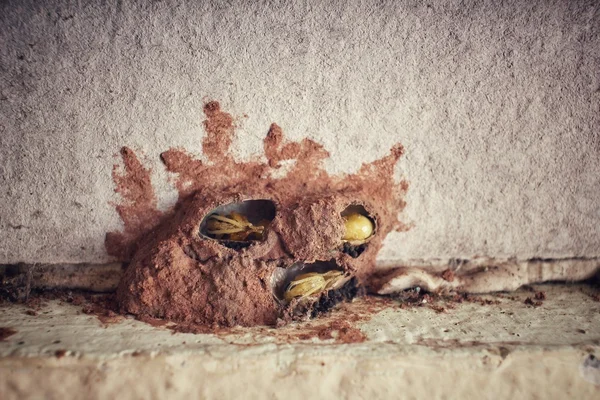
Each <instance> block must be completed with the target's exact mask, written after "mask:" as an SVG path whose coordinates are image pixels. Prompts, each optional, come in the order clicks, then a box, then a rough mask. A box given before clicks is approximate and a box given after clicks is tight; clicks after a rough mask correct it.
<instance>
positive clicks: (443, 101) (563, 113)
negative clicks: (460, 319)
mask: <svg viewBox="0 0 600 400" xmlns="http://www.w3.org/2000/svg"><path fill="white" fill-rule="evenodd" d="M107 3H108V4H101V3H100V2H95V1H90V2H80V3H79V4H77V3H73V4H71V3H69V2H66V1H58V0H57V1H32V2H25V1H13V2H3V3H2V6H1V8H0V115H1V119H0V187H1V189H2V190H0V204H1V208H0V263H1V262H5V263H11V262H19V261H26V262H105V261H108V260H109V258H108V257H107V255H106V254H105V251H104V246H103V241H104V234H105V232H107V231H111V230H114V229H118V228H119V226H120V221H119V219H118V216H117V214H116V213H115V211H114V208H113V206H111V205H110V204H109V202H110V201H116V200H118V198H117V197H116V196H115V194H114V193H113V184H112V180H111V169H112V165H113V163H115V162H117V161H118V159H116V158H114V154H115V153H116V152H117V151H118V150H119V148H120V147H121V146H123V145H128V146H130V147H132V148H133V149H135V150H136V151H139V152H142V153H144V154H145V155H146V159H145V160H144V161H145V163H146V165H148V166H152V167H153V171H154V177H153V179H154V181H155V183H156V184H157V185H158V186H160V193H159V194H160V200H161V205H162V206H163V207H167V206H168V205H170V204H172V202H173V201H174V199H175V195H176V194H175V192H174V190H173V189H172V188H171V187H170V186H169V185H168V184H167V183H166V178H167V176H166V173H165V172H164V170H163V168H162V166H161V164H160V162H159V159H158V154H159V153H160V152H161V151H163V150H166V149H167V148H169V147H171V146H183V147H185V148H187V149H189V150H191V151H194V152H196V153H199V152H200V143H201V139H202V136H203V134H204V132H203V130H202V120H203V115H202V112H201V110H202V105H203V102H204V101H205V100H207V99H216V100H219V101H220V102H221V103H222V106H223V108H224V109H225V110H227V111H229V112H231V113H232V114H233V115H235V116H237V117H239V119H238V124H239V126H240V129H239V130H238V137H237V140H236V141H235V143H234V147H235V148H234V150H235V153H236V155H237V156H238V157H239V158H240V159H247V158H250V157H256V156H261V155H262V142H261V141H262V138H263V137H264V136H265V134H266V132H267V129H268V127H269V124H270V123H271V122H273V121H276V122H277V123H278V124H280V125H281V126H282V127H283V129H284V131H285V133H286V135H287V137H288V138H289V139H291V140H298V139H301V138H302V137H305V136H308V137H310V138H313V139H314V140H316V141H317V142H320V143H322V144H323V145H324V146H325V148H326V149H327V150H329V151H330V152H331V159H330V160H329V162H328V163H327V167H328V169H329V170H330V171H331V172H343V171H348V172H349V171H355V170H357V169H358V168H359V166H360V164H361V163H362V162H365V161H372V160H374V159H376V158H379V157H381V156H383V155H385V154H386V153H387V151H388V149H389V148H390V147H391V146H392V145H393V144H394V143H396V142H401V143H403V144H404V145H405V147H406V149H407V153H406V156H405V157H404V158H403V160H402V161H401V162H400V163H399V165H398V177H400V176H403V177H405V178H407V179H408V180H409V181H410V183H411V186H410V190H409V194H408V199H407V201H408V206H407V208H406V210H405V212H404V213H403V218H404V219H405V220H406V221H412V222H414V227H413V228H412V229H411V230H410V231H408V232H406V233H396V234H392V235H390V236H389V237H388V240H387V245H386V247H385V248H384V249H383V250H382V252H381V253H380V259H381V260H411V259H434V258H450V257H462V258H470V257H473V256H477V255H478V256H488V257H495V258H506V257H517V258H520V259H524V258H530V257H546V258H548V257H571V256H587V257H592V256H600V250H599V249H600V234H599V233H600V231H599V230H600V228H599V226H600V200H599V198H600V132H599V129H600V36H599V31H600V11H599V6H598V3H597V2H589V3H585V2H577V1H566V0H565V1H559V2H551V1H543V2H523V1H518V0H511V1H506V2H504V5H502V6H500V5H497V4H495V3H497V2H491V1H490V2H479V1H476V2H463V1H460V2H458V1H454V2H453V1H439V2H438V1H431V2H429V3H425V2H420V1H414V2H401V1H389V2H376V3H372V2H363V3H361V4H347V3H346V2H341V1H340V2H337V3H335V4H328V5H325V4H321V2H319V1H310V2H295V4H293V5H292V4H279V3H274V2H273V3H263V4H254V5H250V4H246V3H249V2H239V4H232V5H220V4H218V3H221V2H217V1H213V2H195V1H189V2H175V1H173V2H171V1H161V2H147V1H143V0H138V1H131V2H130V1H126V2H117V1H114V2H113V1H109V2H107ZM244 114H247V117H244Z"/></svg>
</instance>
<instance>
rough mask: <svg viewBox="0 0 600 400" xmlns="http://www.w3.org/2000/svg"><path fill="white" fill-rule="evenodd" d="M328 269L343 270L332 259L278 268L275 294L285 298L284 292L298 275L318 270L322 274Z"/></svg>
mask: <svg viewBox="0 0 600 400" xmlns="http://www.w3.org/2000/svg"><path fill="white" fill-rule="evenodd" d="M327 271H341V268H340V267H338V266H337V264H336V262H335V260H330V261H316V262H314V263H301V262H298V263H295V264H293V265H291V266H290V267H288V268H285V269H283V268H278V269H277V270H276V271H275V273H274V277H273V281H274V286H273V290H274V293H275V296H276V297H277V298H278V299H280V300H283V298H284V293H285V291H286V289H287V288H288V285H289V284H290V282H292V281H293V280H294V279H295V278H296V277H297V276H298V275H302V274H306V273H309V272H318V273H320V274H322V273H325V272H327Z"/></svg>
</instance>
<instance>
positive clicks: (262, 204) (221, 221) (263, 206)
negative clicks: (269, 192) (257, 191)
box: [199, 199, 277, 250]
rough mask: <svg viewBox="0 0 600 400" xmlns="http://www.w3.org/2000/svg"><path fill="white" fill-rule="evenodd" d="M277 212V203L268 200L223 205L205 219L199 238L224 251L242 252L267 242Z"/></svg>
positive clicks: (201, 224)
mask: <svg viewBox="0 0 600 400" xmlns="http://www.w3.org/2000/svg"><path fill="white" fill-rule="evenodd" d="M276 212H277V209H276V206H275V203H274V202H273V201H271V200H266V199H257V200H245V201H242V202H238V203H228V204H223V205H220V206H218V207H217V208H215V209H213V210H211V211H210V212H209V213H208V214H207V215H206V216H205V217H204V218H203V219H202V222H201V223H200V229H199V234H200V236H201V237H203V238H206V239H209V240H216V241H217V242H219V244H221V245H223V246H225V247H229V248H231V249H234V250H241V249H243V248H245V247H249V246H251V245H252V244H254V243H257V242H262V241H263V240H264V239H265V237H266V235H267V231H268V229H269V225H270V224H271V222H272V221H273V219H275V215H276Z"/></svg>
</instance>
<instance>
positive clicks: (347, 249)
mask: <svg viewBox="0 0 600 400" xmlns="http://www.w3.org/2000/svg"><path fill="white" fill-rule="evenodd" d="M366 249H367V244H366V243H363V244H361V245H358V246H353V245H351V244H350V243H348V242H346V243H344V246H343V247H342V252H343V253H346V254H348V255H349V256H350V257H352V258H358V256H360V255H361V254H362V253H363V252H364V251H365V250H366Z"/></svg>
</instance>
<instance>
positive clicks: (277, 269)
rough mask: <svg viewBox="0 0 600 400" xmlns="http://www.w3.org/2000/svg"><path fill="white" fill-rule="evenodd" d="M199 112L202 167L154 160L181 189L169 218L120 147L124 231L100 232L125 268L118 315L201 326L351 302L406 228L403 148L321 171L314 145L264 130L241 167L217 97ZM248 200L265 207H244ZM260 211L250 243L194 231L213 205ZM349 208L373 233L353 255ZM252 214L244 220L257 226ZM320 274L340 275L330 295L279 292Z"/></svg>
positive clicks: (274, 318) (176, 157)
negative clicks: (258, 151) (260, 154)
mask: <svg viewBox="0 0 600 400" xmlns="http://www.w3.org/2000/svg"><path fill="white" fill-rule="evenodd" d="M204 113H205V115H206V120H205V121H204V127H205V131H206V136H205V137H204V140H203V142H202V145H203V151H204V154H205V156H206V158H207V160H208V162H203V161H201V160H198V159H195V158H194V157H192V156H191V155H190V154H188V153H187V152H186V151H185V150H184V149H178V148H175V149H173V148H172V149H170V150H167V151H165V152H163V153H162V154H161V155H160V157H161V160H162V161H163V163H164V165H165V167H166V169H167V170H168V171H170V172H173V173H175V174H176V180H175V186H176V187H177V189H178V192H179V199H178V201H177V203H176V205H175V206H174V207H173V208H172V210H170V211H169V212H167V213H164V214H161V213H159V211H158V210H157V209H156V200H155V196H154V193H153V191H152V188H151V186H150V179H149V172H150V171H149V170H147V169H144V168H143V167H142V166H141V164H140V163H139V161H138V160H137V158H136V157H135V155H134V154H133V152H132V151H131V150H129V149H126V148H124V149H123V150H122V152H121V154H122V157H123V162H124V164H125V174H122V175H119V174H116V173H115V174H114V175H113V176H114V180H115V184H116V186H117V189H116V190H117V191H118V192H119V193H120V194H121V195H122V197H123V200H124V202H123V204H120V205H118V206H117V211H118V212H119V215H121V218H122V219H123V223H124V225H125V230H124V231H123V232H111V233H109V234H107V237H106V247H107V251H108V252H109V254H112V255H115V256H116V257H118V258H120V259H121V260H124V261H131V263H130V265H129V267H128V269H127V270H126V272H125V275H124V277H123V279H122V281H121V283H120V285H119V288H118V291H117V297H118V301H119V304H120V307H121V310H122V311H123V312H129V313H132V314H136V315H138V316H140V317H158V318H166V319H169V320H172V321H177V322H180V323H184V324H196V325H203V326H233V325H242V326H250V325H259V324H263V325H274V324H276V323H281V322H282V321H283V322H284V321H285V320H288V319H291V318H297V317H299V315H313V316H314V315H315V314H316V311H315V310H319V311H324V310H326V308H327V307H331V306H333V305H334V304H335V302H336V301H341V300H344V299H346V298H349V297H352V296H354V295H355V294H356V293H357V292H358V290H356V289H355V288H357V287H360V286H361V285H362V283H363V282H364V281H365V279H366V278H367V277H368V276H369V275H370V274H371V273H372V271H373V268H374V266H375V257H376V255H377V252H378V251H379V249H380V247H381V242H382V240H383V239H384V238H385V236H386V235H387V234H388V233H389V232H390V231H391V230H394V229H396V230H400V229H405V226H404V225H403V224H402V223H401V222H400V221H398V219H397V215H398V213H399V212H400V211H401V210H402V209H403V208H404V205H405V203H404V200H403V197H404V194H405V192H406V190H407V186H408V185H407V183H406V182H404V181H403V182H400V183H396V182H394V180H393V171H394V166H395V164H396V162H397V161H398V159H399V158H400V157H401V156H402V153H403V147H402V146H401V145H396V146H394V147H393V148H392V149H391V151H390V154H389V155H388V156H386V157H384V158H382V159H379V160H376V161H374V162H372V163H370V164H364V165H363V166H362V168H361V169H360V170H359V172H358V173H356V174H351V175H339V176H330V175H329V174H327V172H326V171H325V169H324V168H323V160H325V159H326V158H327V157H328V156H329V153H328V152H327V151H326V150H325V149H324V148H323V147H322V146H321V145H320V144H318V143H316V142H314V141H312V140H310V139H304V140H302V141H301V142H286V140H285V139H284V136H283V132H282V129H281V128H280V127H279V126H278V125H276V124H272V125H271V127H270V129H269V131H268V133H267V135H266V138H265V140H264V152H265V156H266V158H267V163H263V162H261V161H251V162H243V163H240V162H236V161H235V160H234V159H233V157H232V155H231V154H230V152H229V147H230V144H231V142H232V138H233V135H234V133H235V132H234V120H233V118H232V116H231V115H229V114H228V113H226V112H224V111H222V110H221V109H220V106H219V103H217V102H210V103H207V104H206V105H205V106H204ZM287 160H289V162H287V163H286V164H287V166H288V167H290V168H289V169H288V172H287V174H284V176H283V177H282V178H276V177H275V174H273V173H274V172H276V171H277V170H278V169H279V168H282V162H283V161H287ZM290 163H291V164H292V165H291V166H290ZM279 175H282V174H279ZM253 199H254V200H266V201H262V202H248V201H247V200H253ZM260 204H263V205H269V206H270V209H271V210H273V211H272V214H274V215H270V218H269V221H270V224H268V226H267V227H266V228H265V229H264V231H262V233H261V234H260V235H259V237H258V240H253V241H247V242H244V243H233V244H235V246H234V245H232V243H231V242H228V241H226V240H223V238H221V239H219V237H218V236H217V237H215V236H211V235H210V234H208V233H206V232H205V231H203V230H205V229H206V226H207V222H206V221H207V218H206V217H207V216H209V215H212V214H213V212H214V210H215V209H217V208H218V209H219V210H221V209H223V210H245V211H244V212H248V213H250V214H251V213H252V212H255V213H257V214H256V215H259V214H261V212H260V211H261V210H254V211H253V210H252V207H256V205H260ZM348 206H354V207H360V209H361V210H365V211H366V212H367V214H368V217H369V218H370V219H371V220H372V221H373V223H374V225H375V227H376V228H375V232H374V234H373V236H372V237H371V238H370V240H369V241H368V243H365V244H364V245H362V247H361V248H360V251H354V252H352V254H349V253H348V252H345V251H344V243H343V241H342V237H343V235H344V232H345V228H344V219H343V217H342V212H344V210H346V209H347V207H348ZM236 207H237V208H236ZM263 211H264V210H263ZM250 214H248V217H249V218H252V216H251V215H250ZM262 214H264V215H267V214H269V212H263V213H262ZM256 218H257V219H256V221H252V220H251V222H253V223H260V222H259V218H258V217H256ZM271 219H272V220H271ZM269 221H267V222H269ZM328 270H335V271H341V272H343V274H341V273H337V272H336V274H334V275H335V276H338V275H343V276H344V278H343V279H340V280H339V281H336V282H337V283H338V285H337V286H336V288H335V289H336V290H330V291H329V292H323V294H322V295H321V296H320V297H319V296H316V297H314V298H312V297H311V298H306V299H303V300H301V301H299V300H297V299H293V300H291V301H289V302H286V301H284V300H283V298H282V291H283V290H285V285H287V284H288V283H289V282H290V280H292V279H294V277H295V276H297V275H299V274H304V273H307V272H317V273H324V272H326V271H328ZM352 277H354V278H356V279H351V278H352ZM350 284H351V285H352V290H350V289H349V288H350V286H348V285H350ZM317 294H318V293H317Z"/></svg>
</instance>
